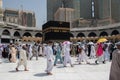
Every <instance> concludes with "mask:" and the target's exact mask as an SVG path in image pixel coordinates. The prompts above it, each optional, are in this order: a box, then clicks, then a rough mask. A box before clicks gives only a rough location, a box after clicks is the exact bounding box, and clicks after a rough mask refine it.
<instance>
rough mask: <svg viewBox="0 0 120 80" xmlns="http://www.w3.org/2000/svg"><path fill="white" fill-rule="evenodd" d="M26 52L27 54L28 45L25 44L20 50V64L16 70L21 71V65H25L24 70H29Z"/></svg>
mask: <svg viewBox="0 0 120 80" xmlns="http://www.w3.org/2000/svg"><path fill="white" fill-rule="evenodd" d="M26 54H27V53H26V45H25V44H23V46H22V49H21V50H20V59H19V62H18V65H17V67H16V71H19V70H18V68H19V66H21V65H24V67H25V69H24V70H25V71H28V69H27V55H26Z"/></svg>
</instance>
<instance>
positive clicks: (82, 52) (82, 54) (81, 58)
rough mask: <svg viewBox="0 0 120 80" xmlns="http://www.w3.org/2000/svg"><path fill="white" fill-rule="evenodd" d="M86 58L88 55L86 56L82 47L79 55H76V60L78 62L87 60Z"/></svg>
mask: <svg viewBox="0 0 120 80" xmlns="http://www.w3.org/2000/svg"><path fill="white" fill-rule="evenodd" d="M87 60H88V57H87V55H86V53H85V51H84V49H82V51H81V53H79V55H78V61H79V63H81V62H82V61H86V62H88V61H87Z"/></svg>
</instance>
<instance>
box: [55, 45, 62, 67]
mask: <svg viewBox="0 0 120 80" xmlns="http://www.w3.org/2000/svg"><path fill="white" fill-rule="evenodd" d="M61 50H62V49H61V45H60V44H57V43H56V56H55V61H54V66H56V63H57V61H58V59H60V62H61V63H63V60H62V57H61Z"/></svg>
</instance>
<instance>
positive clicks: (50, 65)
mask: <svg viewBox="0 0 120 80" xmlns="http://www.w3.org/2000/svg"><path fill="white" fill-rule="evenodd" d="M52 44H53V43H52V41H49V42H48V46H47V47H46V50H47V51H45V52H46V53H45V54H46V57H47V68H46V70H45V71H46V72H47V74H48V75H52V73H51V72H52V69H53V64H54V63H53V62H54V56H53V49H52Z"/></svg>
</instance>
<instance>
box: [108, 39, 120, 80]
mask: <svg viewBox="0 0 120 80" xmlns="http://www.w3.org/2000/svg"><path fill="white" fill-rule="evenodd" d="M116 46H117V49H116V50H115V51H114V52H113V58H112V64H111V70H110V77H109V80H120V41H119V42H117V43H116Z"/></svg>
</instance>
